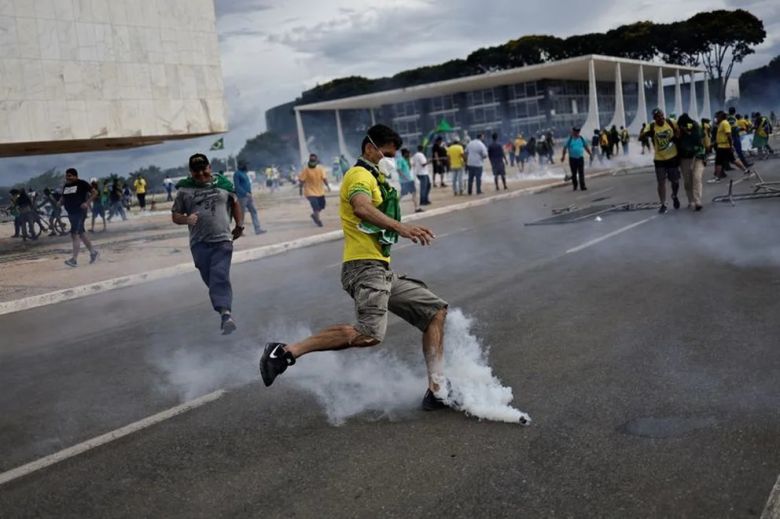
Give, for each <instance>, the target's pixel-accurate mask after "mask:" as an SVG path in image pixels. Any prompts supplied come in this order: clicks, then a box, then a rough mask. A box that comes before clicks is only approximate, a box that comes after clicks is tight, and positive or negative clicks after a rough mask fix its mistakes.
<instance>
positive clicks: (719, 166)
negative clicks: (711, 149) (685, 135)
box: [707, 111, 751, 183]
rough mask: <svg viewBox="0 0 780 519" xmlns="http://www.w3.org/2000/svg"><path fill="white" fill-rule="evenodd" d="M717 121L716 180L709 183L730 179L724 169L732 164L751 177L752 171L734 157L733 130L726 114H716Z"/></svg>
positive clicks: (722, 112)
mask: <svg viewBox="0 0 780 519" xmlns="http://www.w3.org/2000/svg"><path fill="white" fill-rule="evenodd" d="M715 120H716V122H717V124H718V132H717V133H716V134H715V178H713V179H711V180H708V181H707V182H709V183H713V182H720V181H721V180H723V179H724V178H728V175H726V173H725V171H724V169H725V168H726V167H728V165H729V164H732V163H733V164H735V165H736V166H737V167H738V168H739V169H741V170H742V172H743V173H744V174H745V175H750V174H751V171H750V170H749V169H748V168H746V167H745V165H744V164H743V163H742V161H741V160H739V159H738V158H737V157H736V156H735V155H734V141H733V138H732V128H731V124H729V121H728V116H727V115H726V112H724V111H719V112H718V113H717V114H715Z"/></svg>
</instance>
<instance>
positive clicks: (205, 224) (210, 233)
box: [171, 185, 236, 247]
mask: <svg viewBox="0 0 780 519" xmlns="http://www.w3.org/2000/svg"><path fill="white" fill-rule="evenodd" d="M234 200H236V195H235V194H234V193H230V192H228V191H225V190H224V189H219V188H217V187H216V186H214V185H208V186H205V187H196V188H191V187H183V188H180V189H179V190H178V191H177V192H176V199H175V200H174V201H173V207H172V208H171V211H172V212H174V213H179V214H193V213H196V214H197V215H198V223H196V224H195V225H190V226H188V227H189V228H190V247H191V246H193V245H195V244H196V243H216V242H221V241H230V240H232V239H233V235H232V233H231V232H230V217H231V206H232V204H233V201H234Z"/></svg>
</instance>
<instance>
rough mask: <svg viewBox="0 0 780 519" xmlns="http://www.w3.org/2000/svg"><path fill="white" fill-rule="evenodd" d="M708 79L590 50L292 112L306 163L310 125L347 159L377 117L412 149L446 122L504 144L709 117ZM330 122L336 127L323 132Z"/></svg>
mask: <svg viewBox="0 0 780 519" xmlns="http://www.w3.org/2000/svg"><path fill="white" fill-rule="evenodd" d="M704 79H705V77H704V70H703V69H700V68H696V67H684V66H679V65H670V64H665V63H657V62H644V61H639V60H632V59H624V58H616V57H610V56H598V55H588V56H579V57H576V58H571V59H566V60H561V61H557V62H551V63H543V64H539V65H532V66H528V67H521V68H516V69H511V70H502V71H497V72H490V73H486V74H481V75H477V76H468V77H462V78H457V79H451V80H446V81H440V82H436V83H428V84H424V85H417V86H413V87H408V88H401V89H396V90H388V91H383V92H376V93H372V94H366V95H360V96H353V97H347V98H342V99H334V100H329V101H322V102H318V103H310V104H306V105H297V106H294V107H291V109H292V110H293V111H294V116H295V122H296V129H297V141H298V144H299V152H300V154H301V160H302V161H304V159H305V157H306V156H308V153H309V151H310V150H309V147H310V143H311V142H312V140H314V141H316V138H315V139H311V137H312V135H310V134H309V133H307V130H306V128H307V126H308V125H310V127H311V128H312V129H313V130H314V132H315V133H316V134H319V135H327V134H328V133H330V135H333V132H334V131H335V134H336V142H337V144H338V150H337V152H338V153H341V154H344V155H346V156H350V155H351V153H349V152H348V151H349V150H348V149H347V146H346V143H347V142H350V144H352V143H355V142H359V141H360V140H361V139H362V132H365V129H366V128H368V127H369V126H370V125H371V124H374V123H376V122H382V123H385V124H389V125H390V126H392V127H393V128H395V129H396V131H398V132H399V133H400V134H401V136H402V137H403V139H404V143H405V145H406V146H408V147H411V148H413V147H414V146H415V145H417V144H418V143H420V142H421V141H422V140H423V139H424V137H425V136H426V135H428V134H429V133H430V131H431V130H432V129H433V128H436V126H437V124H438V123H439V122H440V121H441V120H442V119H445V120H446V121H447V122H448V123H449V124H450V125H451V126H452V127H453V129H454V131H455V132H458V133H459V134H460V135H463V132H468V134H469V135H471V136H472V137H473V136H475V135H476V133H478V132H485V133H490V132H493V131H495V132H498V133H500V134H501V136H502V139H504V140H505V139H508V138H511V137H513V136H515V135H517V134H518V133H523V134H524V135H525V136H526V137H529V136H531V135H535V134H536V133H537V132H540V131H546V130H553V132H554V134H555V135H556V136H558V137H562V136H564V135H566V134H568V131H569V129H570V128H571V127H572V126H580V127H582V134H583V135H585V136H590V135H591V134H592V132H593V130H595V129H596V128H603V127H611V126H612V125H615V126H617V127H620V126H624V127H626V128H628V129H629V131H630V132H631V133H632V134H634V135H636V134H637V133H638V132H639V130H640V128H641V126H642V123H644V122H647V121H649V115H650V114H649V110H650V109H651V108H652V107H654V106H660V107H663V108H664V109H665V110H666V111H667V113H671V112H676V113H677V114H678V115H679V114H680V113H682V112H683V106H684V107H685V111H687V112H688V113H689V114H690V115H691V116H692V117H694V118H699V117H709V116H710V100H709V92H708V82H707V81H705V80H704ZM697 84H698V89H697ZM659 86H660V88H659ZM667 93H668V94H669V96H668V97H669V103H668V104H667ZM324 119H330V120H332V121H335V124H332V125H331V124H329V125H328V126H327V129H323V128H322V126H323V120H324ZM269 129H271V130H273V128H269ZM320 140H322V139H320Z"/></svg>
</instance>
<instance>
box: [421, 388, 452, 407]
mask: <svg viewBox="0 0 780 519" xmlns="http://www.w3.org/2000/svg"><path fill="white" fill-rule="evenodd" d="M448 407H449V406H448V405H447V404H446V403H444V400H442V399H441V398H439V397H437V396H436V395H434V394H433V391H431V390H430V388H429V389H428V391H426V392H425V396H424V397H423V399H422V410H423V411H438V410H439V409H447V408H448Z"/></svg>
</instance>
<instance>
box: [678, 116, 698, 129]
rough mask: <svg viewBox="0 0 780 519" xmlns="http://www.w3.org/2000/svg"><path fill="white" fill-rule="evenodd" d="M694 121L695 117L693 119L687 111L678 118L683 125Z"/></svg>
mask: <svg viewBox="0 0 780 519" xmlns="http://www.w3.org/2000/svg"><path fill="white" fill-rule="evenodd" d="M692 122H694V121H693V119H691V116H690V115H688V114H687V113H683V114H682V115H681V116H680V118H679V119H677V124H679V125H680V126H681V127H684V126H685V125H687V124H689V123H692Z"/></svg>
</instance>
